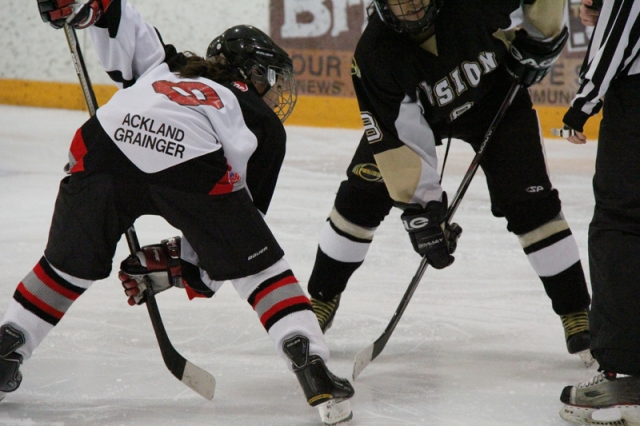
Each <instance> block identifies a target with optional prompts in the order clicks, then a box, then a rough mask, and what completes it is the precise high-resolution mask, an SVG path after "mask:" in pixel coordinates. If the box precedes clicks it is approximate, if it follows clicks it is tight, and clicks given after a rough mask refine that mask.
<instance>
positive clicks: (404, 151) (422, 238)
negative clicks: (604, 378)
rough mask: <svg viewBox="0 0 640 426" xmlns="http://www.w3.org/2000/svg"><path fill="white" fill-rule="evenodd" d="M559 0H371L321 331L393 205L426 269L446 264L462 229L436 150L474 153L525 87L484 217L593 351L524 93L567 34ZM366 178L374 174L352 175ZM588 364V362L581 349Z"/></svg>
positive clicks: (498, 149) (494, 169) (577, 268)
mask: <svg viewBox="0 0 640 426" xmlns="http://www.w3.org/2000/svg"><path fill="white" fill-rule="evenodd" d="M565 6H566V1H561V0H537V1H536V0H529V1H524V2H523V1H521V0H413V1H411V0H408V1H407V0H375V1H373V4H372V6H371V7H370V8H369V21H368V23H367V26H366V28H365V30H364V33H363V34H362V37H361V38H360V40H359V42H358V45H357V47H356V50H355V54H354V57H353V63H352V76H353V84H354V87H355V91H356V95H357V98H358V103H359V106H360V113H361V117H362V122H363V124H364V128H365V131H364V134H363V136H362V139H361V141H360V144H359V146H358V147H357V149H356V151H355V154H354V156H353V159H352V161H351V164H350V165H349V168H348V169H347V171H346V174H347V180H345V181H343V182H342V183H341V184H340V187H339V189H338V193H337V196H336V199H335V204H334V207H333V209H332V211H331V212H330V214H329V217H328V220H327V222H326V224H325V226H324V228H323V229H322V231H321V236H320V240H319V247H318V251H317V255H316V261H315V265H314V268H313V271H312V274H311V277H310V280H309V284H308V291H309V294H310V295H311V302H312V304H313V307H314V311H315V313H316V315H317V316H318V320H319V322H320V325H321V327H322V329H323V331H326V330H327V329H328V328H329V327H330V326H331V324H332V321H333V319H334V316H335V314H336V310H337V308H338V305H339V302H340V297H341V294H342V293H343V292H344V290H345V289H346V286H347V282H348V280H349V278H350V277H351V275H352V274H353V272H354V271H355V270H356V269H358V268H359V267H360V265H362V263H363V261H364V259H365V255H366V253H367V250H368V249H369V246H370V244H371V241H372V239H373V236H374V233H375V230H376V228H377V227H378V226H379V225H380V223H381V222H382V220H383V219H384V217H385V216H386V215H387V214H388V213H389V211H390V210H391V208H392V207H394V206H395V207H398V208H400V209H402V210H403V213H402V220H403V223H404V225H405V228H406V229H407V231H408V232H409V237H410V240H411V243H412V244H413V247H414V249H415V250H416V251H417V252H418V253H419V254H420V255H421V256H425V257H426V258H427V260H428V263H429V264H430V265H431V266H433V267H434V268H437V269H441V268H445V267H447V266H449V265H451V264H452V263H453V260H454V258H453V256H452V254H453V251H454V250H455V245H456V243H457V239H458V237H459V236H460V233H461V229H460V227H459V226H457V225H455V224H452V225H450V226H445V224H444V220H445V214H446V210H447V197H446V194H445V193H444V192H443V190H442V188H441V186H440V184H439V175H438V172H437V159H436V150H435V147H436V145H438V144H440V143H441V140H442V139H445V138H447V137H453V138H458V139H462V140H464V141H466V142H467V143H469V144H470V145H471V146H472V147H473V148H474V149H476V150H477V148H478V146H479V145H480V144H481V142H482V140H483V137H484V135H485V132H486V131H487V128H488V126H489V124H490V123H491V122H492V120H493V118H494V116H495V115H496V112H497V111H498V109H499V107H500V106H501V104H502V102H503V101H504V99H505V98H506V95H507V92H508V91H509V89H510V87H511V85H512V82H513V79H514V78H515V79H518V80H519V81H520V83H522V85H523V86H524V87H523V88H522V89H521V90H520V91H519V92H518V93H517V95H516V97H515V99H514V101H513V102H512V104H511V106H510V107H509V108H508V110H507V112H506V115H505V116H504V117H503V119H502V121H501V122H500V124H499V126H498V128H497V130H496V132H495V133H494V134H493V136H492V139H491V141H490V142H489V144H488V146H487V149H486V152H485V154H484V157H483V159H482V161H481V163H480V166H481V167H482V169H483V171H484V174H485V176H486V180H487V185H488V188H489V193H490V198H491V212H492V213H493V215H494V216H496V217H504V218H505V219H506V221H507V229H508V230H509V231H510V232H512V233H513V234H515V235H516V236H517V238H518V239H519V241H520V243H521V245H522V248H523V250H524V253H525V255H526V256H527V257H528V259H529V261H530V263H531V265H532V267H533V269H534V270H535V272H536V273H537V274H538V275H539V277H540V279H541V281H542V284H543V286H544V288H545V291H546V293H547V294H548V296H549V297H550V299H551V303H552V307H553V310H554V311H555V313H556V314H558V315H559V316H560V318H561V320H562V324H563V326H564V330H565V338H566V344H567V348H568V351H569V353H577V352H582V351H585V350H586V349H588V347H589V333H588V331H589V330H588V308H589V303H590V297H589V293H588V289H587V285H586V281H585V277H584V273H583V269H582V266H581V262H580V258H579V253H578V247H577V244H576V241H575V239H574V237H573V236H572V234H571V230H570V229H569V225H568V224H567V222H566V221H565V219H564V217H563V214H562V211H561V203H560V198H559V196H558V191H557V190H556V189H554V188H553V186H552V184H551V182H550V181H549V177H548V174H547V168H546V163H545V158H544V152H543V151H544V150H543V138H542V135H541V133H540V125H539V121H538V118H537V114H536V111H535V110H534V109H533V107H532V102H531V98H530V96H529V92H528V91H527V90H526V87H528V86H530V85H532V84H535V83H537V82H539V81H540V80H541V79H542V78H543V77H544V76H545V75H546V74H547V73H548V72H549V69H550V67H551V66H552V64H553V63H554V62H555V60H556V59H557V58H558V56H559V55H560V53H561V51H562V49H563V47H564V44H565V42H566V39H567V30H566V27H565V25H564V8H565ZM363 167H365V168H367V169H369V170H371V169H373V170H374V171H375V172H379V173H376V175H379V176H380V178H379V179H371V178H370V176H363V175H362V174H361V173H359V170H361V169H362V168H363ZM583 355H584V356H586V357H588V354H586V353H584V354H583Z"/></svg>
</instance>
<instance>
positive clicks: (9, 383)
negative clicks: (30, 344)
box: [0, 324, 25, 401]
mask: <svg viewBox="0 0 640 426" xmlns="http://www.w3.org/2000/svg"><path fill="white" fill-rule="evenodd" d="M24 342H25V340H24V334H22V332H20V331H18V330H16V329H15V328H13V327H12V326H10V325H8V324H5V325H3V326H2V327H0V401H2V400H3V399H4V397H5V396H6V395H7V393H9V392H13V391H14V390H16V389H18V387H19V386H20V383H21V382H22V373H20V364H22V355H20V354H18V353H16V352H15V350H16V349H18V348H19V347H20V346H22V345H24Z"/></svg>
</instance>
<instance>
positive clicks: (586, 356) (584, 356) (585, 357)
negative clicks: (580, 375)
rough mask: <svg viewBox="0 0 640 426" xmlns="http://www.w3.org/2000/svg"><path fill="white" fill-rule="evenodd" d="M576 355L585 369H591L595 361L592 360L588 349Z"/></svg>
mask: <svg viewBox="0 0 640 426" xmlns="http://www.w3.org/2000/svg"><path fill="white" fill-rule="evenodd" d="M577 355H578V356H579V357H580V360H581V361H582V363H583V364H584V366H585V367H586V368H589V367H591V366H592V365H593V363H594V362H595V359H593V357H592V356H591V351H590V350H589V349H585V350H584V351H580V352H578V353H577Z"/></svg>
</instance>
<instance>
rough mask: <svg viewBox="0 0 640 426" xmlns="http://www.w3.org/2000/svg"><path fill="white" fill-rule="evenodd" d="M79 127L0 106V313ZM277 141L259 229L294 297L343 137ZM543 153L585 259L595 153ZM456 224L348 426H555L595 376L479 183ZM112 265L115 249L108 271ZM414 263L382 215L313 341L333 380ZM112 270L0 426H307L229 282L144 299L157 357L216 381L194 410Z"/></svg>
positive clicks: (63, 118)
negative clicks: (578, 386) (275, 243)
mask: <svg viewBox="0 0 640 426" xmlns="http://www.w3.org/2000/svg"><path fill="white" fill-rule="evenodd" d="M86 118H87V115H86V113H83V112H78V111H62V110H47V109H36V108H19V107H7V106H0V149H1V152H2V153H1V155H0V200H1V201H2V209H1V210H0V270H2V273H3V275H2V281H1V285H0V313H3V312H4V310H5V309H6V306H7V305H8V303H9V300H10V298H11V297H12V294H13V292H14V290H15V286H16V285H17V284H18V283H19V281H20V280H21V279H22V278H23V277H24V276H25V275H26V273H27V272H28V271H29V270H30V269H31V268H33V266H34V265H35V264H36V262H37V261H38V259H39V258H40V257H41V256H42V252H43V250H44V247H45V244H46V240H47V233H48V227H49V221H50V218H51V213H52V211H53V203H54V200H55V196H56V192H57V185H58V182H59V180H60V179H61V178H62V177H63V171H62V167H63V166H64V164H65V163H66V161H67V150H68V146H69V143H70V141H71V138H72V137H73V134H74V132H75V130H76V128H77V127H78V126H80V124H81V123H82V122H83V121H84V120H85V119H86ZM288 135H289V143H288V152H287V158H286V160H285V164H284V166H283V169H282V173H281V178H280V181H279V183H278V187H277V189H276V195H275V197H274V200H273V204H272V206H271V208H270V211H269V214H268V218H267V220H268V222H269V224H270V225H271V227H272V230H273V232H274V234H275V235H276V237H277V238H278V240H279V241H280V243H281V245H282V246H283V248H284V249H285V251H286V253H287V254H286V257H287V260H288V261H289V263H290V264H291V266H292V268H293V270H294V272H295V273H296V275H297V277H298V278H299V280H300V281H301V283H302V284H303V286H304V287H306V281H307V279H308V277H309V274H310V272H311V268H312V265H313V260H314V257H315V251H316V241H317V237H318V233H319V231H320V228H321V227H322V225H323V223H324V221H325V218H326V216H327V214H328V213H329V210H330V209H331V206H332V203H333V198H334V196H335V192H336V190H337V187H338V184H339V182H340V181H341V180H342V179H343V176H344V170H345V168H346V166H347V165H348V163H349V160H350V157H351V154H352V153H353V150H354V149H355V147H356V145H357V144H358V141H359V138H360V132H359V131H353V130H337V129H316V128H303V127H289V128H288ZM514 143H515V141H514ZM546 147H547V155H548V159H549V168H550V171H551V176H552V181H553V182H554V185H555V186H556V188H558V189H559V191H560V195H561V198H562V201H563V210H564V213H565V216H566V218H567V220H568V221H569V224H570V225H571V226H572V230H573V233H574V235H575V236H576V239H577V241H578V244H579V247H580V253H581V255H582V258H583V259H586V255H587V249H586V241H587V227H588V223H589V220H590V217H591V213H592V210H593V197H592V191H591V177H592V174H593V169H594V159H595V149H596V144H595V143H589V144H587V145H585V146H575V145H571V144H569V143H568V142H566V141H558V140H549V141H547V143H546ZM439 150H440V156H441V157H442V156H443V153H444V148H439ZM471 158H472V152H471V149H470V148H469V147H468V146H467V145H466V144H464V143H462V142H459V141H454V143H453V146H452V149H451V153H450V158H449V160H448V164H447V166H446V172H445V178H444V182H443V185H444V188H445V189H446V190H447V191H448V192H449V194H450V197H452V196H453V194H454V193H455V191H456V189H457V187H458V184H459V182H460V180H461V179H462V176H463V175H464V173H465V172H466V170H467V167H468V165H469V162H470V161H471ZM455 220H456V221H457V222H458V223H460V225H461V226H462V227H463V228H464V234H463V236H462V238H461V240H460V244H459V248H458V252H457V254H456V262H455V264H454V265H453V266H452V267H450V268H447V269H445V270H442V271H435V270H433V269H428V270H427V272H426V274H425V276H424V278H423V280H422V283H421V285H420V286H419V287H418V289H417V291H416V293H415V295H414V298H413V300H412V301H411V303H410V305H409V306H408V308H407V310H406V312H405V314H404V317H403V318H402V320H401V321H400V324H399V325H398V327H397V329H396V330H395V333H394V334H393V336H392V337H391V340H390V341H389V343H388V344H387V346H386V348H385V350H384V351H383V352H382V354H381V355H380V356H379V357H378V358H377V359H376V360H374V361H373V362H372V363H371V364H370V365H369V366H368V367H367V368H366V369H365V370H364V372H363V373H362V374H361V375H360V377H359V378H358V380H357V381H356V382H355V389H356V396H355V397H354V399H353V401H352V406H353V410H354V418H353V420H352V422H351V425H354V426H356V425H358V426H362V425H366V426H391V425H393V426H397V425H430V426H440V425H442V426H462V425H465V426H466V425H473V426H514V425H518V426H554V425H556V426H559V425H564V424H566V423H565V422H564V421H563V420H561V419H560V418H559V417H558V410H559V409H560V407H561V403H560V401H559V399H558V398H559V396H560V392H561V390H562V388H563V387H564V386H565V385H567V384H573V383H575V382H577V381H582V380H585V379H588V378H590V377H591V376H593V375H595V367H592V368H591V369H585V368H584V367H583V366H582V364H581V362H580V359H579V358H578V357H577V356H575V355H573V356H571V355H568V354H567V352H566V349H565V345H564V335H563V331H562V326H561V323H560V320H559V319H558V317H557V316H556V315H555V314H554V313H553V311H552V310H551V305H550V302H549V300H548V298H547V296H546V295H545V293H544V289H543V287H542V285H541V283H540V282H539V280H538V278H537V277H536V275H535V274H534V272H533V270H532V269H531V267H530V266H529V264H528V262H527V260H526V258H525V256H524V254H523V253H522V249H521V248H520V245H519V243H518V241H517V239H516V238H515V237H514V236H513V235H511V234H509V233H508V232H507V231H506V223H505V221H504V220H503V219H496V218H494V217H493V216H492V215H491V213H490V210H489V201H488V193H487V190H486V185H485V183H484V177H483V175H482V173H481V172H479V173H478V175H477V176H476V178H475V179H474V181H473V182H472V184H471V186H470V189H469V191H468V193H467V195H466V197H465V198H464V200H463V201H462V204H461V205H460V208H459V209H458V211H457V214H456V217H455ZM136 229H137V231H138V236H139V238H140V240H141V242H142V244H151V243H155V242H158V241H159V240H160V239H162V238H166V237H168V236H171V235H176V234H177V231H176V230H175V229H173V228H171V227H170V226H168V225H166V224H165V223H164V222H163V221H162V220H161V219H158V218H153V217H144V218H141V219H140V220H139V221H138V222H136ZM127 254H128V252H127V247H126V243H125V241H124V239H123V240H122V241H121V242H120V246H119V248H118V251H117V254H116V258H115V259H116V262H114V263H115V265H116V266H117V265H118V264H119V262H120V260H121V259H123V258H124V257H125V256H126V255H127ZM418 263H419V259H418V257H417V255H416V254H414V252H413V250H412V249H411V245H410V243H409V241H408V237H407V235H406V233H405V231H404V230H403V228H402V225H401V223H400V220H399V211H393V212H392V213H391V214H390V216H389V217H388V218H387V220H386V221H385V222H384V223H383V224H382V226H381V227H380V228H379V230H378V232H377V234H376V237H375V240H374V242H373V244H372V247H371V250H370V252H369V256H368V257H367V259H366V261H365V264H364V266H363V267H362V268H361V269H360V270H358V271H357V272H356V273H355V274H354V276H353V278H352V280H351V283H350V285H349V288H348V290H347V292H345V294H344V296H343V298H342V302H341V306H340V310H339V311H338V315H337V317H336V320H335V322H334V325H333V328H332V329H331V330H330V331H329V332H328V333H327V335H326V340H327V343H328V345H329V348H330V349H331V355H332V358H331V361H330V362H329V366H330V367H331V368H332V370H333V371H334V372H336V373H337V374H339V375H342V376H345V377H349V376H350V374H351V371H352V368H353V357H354V356H355V355H356V354H357V353H358V352H359V351H361V350H362V349H363V348H365V347H366V346H367V345H369V344H371V343H372V342H373V341H374V340H375V339H376V338H377V337H378V336H379V335H380V333H382V331H383V330H384V328H385V327H386V325H387V323H388V321H389V320H390V319H391V316H392V315H393V312H394V310H395V308H396V306H397V304H398V303H399V301H400V298H401V297H402V294H403V293H404V291H405V289H406V287H407V285H408V284H409V281H410V280H411V278H412V276H413V274H414V272H415V270H416V268H417V266H418ZM584 266H585V269H587V265H584ZM116 269H117V268H116ZM115 272H116V271H114V273H113V274H112V275H111V277H110V278H109V279H107V280H104V281H101V282H98V283H96V284H94V286H93V287H92V288H91V289H90V290H89V291H87V292H86V293H85V294H84V295H83V296H82V297H81V298H80V299H78V301H77V302H76V303H75V304H74V305H73V307H72V308H71V309H70V310H69V312H68V313H67V314H66V316H65V317H64V319H63V320H62V321H61V323H60V324H59V325H58V326H57V327H55V329H54V330H53V331H52V332H51V334H50V335H49V336H48V337H47V338H46V339H45V340H44V342H43V343H42V345H41V346H40V347H39V348H38V349H37V350H36V352H35V353H34V355H33V357H32V358H31V360H29V361H28V362H26V363H25V364H24V365H23V367H22V371H23V373H24V381H23V384H22V386H21V387H20V389H19V390H18V391H16V392H15V393H13V394H10V395H8V396H7V397H6V399H5V400H4V401H3V402H2V403H1V404H0V425H9V426H31V425H52V426H71V425H78V426H80V425H83V426H84V425H99V426H107V425H108V426H114V425H136V426H140V425H153V426H167V425H208V426H211V425H215V426H218V425H220V426H240V425H241V426H268V425H274V426H283V425H319V423H320V422H319V416H318V413H317V411H316V410H315V409H312V408H310V407H308V406H307V405H306V403H305V400H304V396H303V394H302V392H301V390H300V388H299V386H298V384H297V381H296V379H295V377H294V375H293V374H291V373H290V372H289V371H288V370H287V369H286V367H285V365H284V364H283V363H282V361H281V360H280V359H279V358H278V357H277V356H276V355H275V352H274V350H273V347H272V344H271V341H270V340H269V338H268V336H267V335H266V333H265V332H264V329H263V328H262V326H261V325H260V323H259V321H258V320H257V318H256V314H255V313H254V312H253V311H252V309H251V308H250V306H248V304H247V303H246V302H244V301H242V300H240V298H239V297H238V296H237V294H236V293H235V291H234V289H233V287H232V286H231V285H229V284H227V285H225V286H223V288H222V289H221V290H220V292H219V294H217V295H216V296H215V297H214V298H213V299H208V300H195V301H188V299H187V297H186V295H185V294H184V292H182V291H181V290H172V291H168V292H165V293H162V294H160V295H159V296H158V303H159V305H160V310H161V313H162V316H163V319H164V322H165V326H166V328H167V330H168V333H169V336H170V337H171V339H172V342H173V344H174V346H175V347H176V348H177V349H178V351H179V352H180V353H182V354H183V355H184V356H185V357H186V358H188V359H189V360H190V361H191V362H193V363H194V364H196V365H198V366H200V367H202V368H204V369H206V370H207V371H209V372H211V373H212V374H214V375H215V377H216V379H217V388H216V396H215V398H214V399H213V401H207V400H205V399H203V398H202V397H200V396H199V395H197V394H196V393H194V392H193V391H191V390H190V389H188V388H187V387H185V386H184V385H183V384H182V383H180V382H179V381H178V380H176V379H175V378H174V377H173V376H172V375H171V374H170V373H169V372H168V371H167V370H166V368H165V366H164V364H163V362H162V359H161V356H160V352H159V350H158V347H157V344H156V341H155V337H154V335H153V331H152V329H151V325H150V322H149V318H148V317H147V313H146V309H145V308H144V307H129V306H128V305H127V303H126V298H125V297H124V295H123V293H122V289H121V287H120V283H119V281H118V280H117V278H116V276H115Z"/></svg>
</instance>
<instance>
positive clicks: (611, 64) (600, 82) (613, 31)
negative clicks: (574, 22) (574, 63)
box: [564, 0, 640, 131]
mask: <svg viewBox="0 0 640 426" xmlns="http://www.w3.org/2000/svg"><path fill="white" fill-rule="evenodd" d="M639 14H640V1H637V0H604V4H603V7H602V10H601V11H600V16H599V17H598V22H597V24H596V27H595V29H594V32H593V35H592V37H591V42H590V43H589V49H588V50H587V54H586V57H585V60H584V63H583V64H582V68H581V70H580V89H579V90H578V93H577V94H576V96H575V98H574V99H573V101H572V102H571V107H570V108H569V111H567V114H566V115H565V116H564V122H565V123H566V124H567V125H569V126H570V127H571V128H573V129H575V130H578V131H582V129H583V126H584V123H585V122H586V121H587V119H588V118H589V117H590V116H592V115H594V114H596V113H598V111H600V109H601V108H602V102H603V99H602V98H603V96H604V94H605V93H606V92H607V90H608V88H609V85H610V84H611V81H612V80H613V79H616V78H622V77H626V76H629V75H634V74H640V58H639V52H640V21H639V20H638V15H639Z"/></svg>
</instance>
